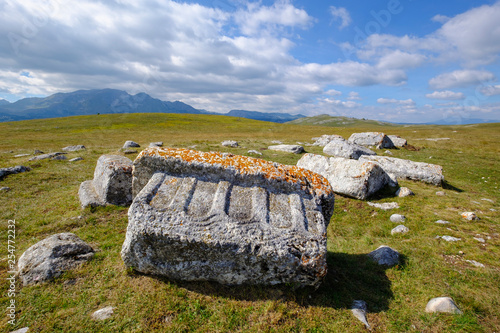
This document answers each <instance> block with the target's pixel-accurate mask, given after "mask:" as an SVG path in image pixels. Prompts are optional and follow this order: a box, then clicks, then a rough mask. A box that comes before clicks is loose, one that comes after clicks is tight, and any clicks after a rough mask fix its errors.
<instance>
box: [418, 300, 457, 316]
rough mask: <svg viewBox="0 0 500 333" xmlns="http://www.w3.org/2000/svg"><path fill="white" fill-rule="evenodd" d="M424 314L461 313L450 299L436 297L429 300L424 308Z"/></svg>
mask: <svg viewBox="0 0 500 333" xmlns="http://www.w3.org/2000/svg"><path fill="white" fill-rule="evenodd" d="M425 312H445V313H452V314H461V313H462V311H460V309H459V308H458V307H457V305H456V304H455V302H454V301H453V299H452V298H451V297H436V298H433V299H431V300H430V301H429V302H428V303H427V306H426V307H425Z"/></svg>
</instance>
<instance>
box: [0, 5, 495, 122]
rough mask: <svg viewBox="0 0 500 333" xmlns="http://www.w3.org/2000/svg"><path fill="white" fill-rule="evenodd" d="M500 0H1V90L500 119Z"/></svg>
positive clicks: (211, 105) (393, 117)
mask: <svg viewBox="0 0 500 333" xmlns="http://www.w3.org/2000/svg"><path fill="white" fill-rule="evenodd" d="M499 56H500V0H498V1H487V0H482V1H479V0H443V1H436V0H432V1H431V0H383V1H381V0H370V1H361V0H330V1H323V0H319V1H307V0H296V1H293V0H277V1H264V0H262V1H244V0H197V1H188V0H186V1H184V2H181V1H169V0H158V1H155V0H114V1H93V0H79V1H73V0H68V1H63V0H46V1H39V0H23V1H11V0H6V1H5V0H4V1H2V2H0V98H3V99H6V100H8V101H10V102H14V101H16V100H19V99H21V98H25V97H45V96H48V95H51V94H54V93H57V92H71V91H75V90H79V89H102V88H114V89H121V90H125V91H127V92H128V93H130V94H136V93H139V92H145V93H147V94H149V95H151V96H152V97H155V98H159V99H162V100H168V101H175V100H179V101H182V102H184V103H187V104H190V105H192V106H193V107H195V108H199V109H205V110H209V111H215V112H223V113H224V112H228V111H229V110H232V109H244V110H253V111H262V112H287V113H292V114H299V113H300V114H303V115H306V116H314V115H319V114H329V115H332V116H349V117H356V118H368V119H377V120H386V121H393V122H414V123H415V122H416V123H424V122H432V121H440V120H445V121H449V122H454V123H458V124H459V123H462V122H465V121H466V120H467V119H488V120H496V121H500V57H499Z"/></svg>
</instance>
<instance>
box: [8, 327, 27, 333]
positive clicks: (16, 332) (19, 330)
mask: <svg viewBox="0 0 500 333" xmlns="http://www.w3.org/2000/svg"><path fill="white" fill-rule="evenodd" d="M28 330H29V327H23V328H20V329H18V330H15V331H12V332H10V333H26V332H28Z"/></svg>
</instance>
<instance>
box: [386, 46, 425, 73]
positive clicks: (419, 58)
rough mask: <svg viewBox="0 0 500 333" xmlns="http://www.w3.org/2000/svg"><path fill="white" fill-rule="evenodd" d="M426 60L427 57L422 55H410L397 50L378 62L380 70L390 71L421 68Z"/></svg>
mask: <svg viewBox="0 0 500 333" xmlns="http://www.w3.org/2000/svg"><path fill="white" fill-rule="evenodd" d="M425 58H426V57H425V56H424V55H421V54H410V53H406V52H402V51H400V50H396V51H393V52H390V53H387V54H385V55H383V56H382V57H381V58H380V60H379V61H378V64H377V66H378V67H379V68H388V69H398V68H399V69H405V68H414V67H418V66H420V65H421V64H422V63H423V62H424V60H425Z"/></svg>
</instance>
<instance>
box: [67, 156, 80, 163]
mask: <svg viewBox="0 0 500 333" xmlns="http://www.w3.org/2000/svg"><path fill="white" fill-rule="evenodd" d="M82 160H83V158H81V157H75V158H72V159H70V160H69V162H78V161H82Z"/></svg>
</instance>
